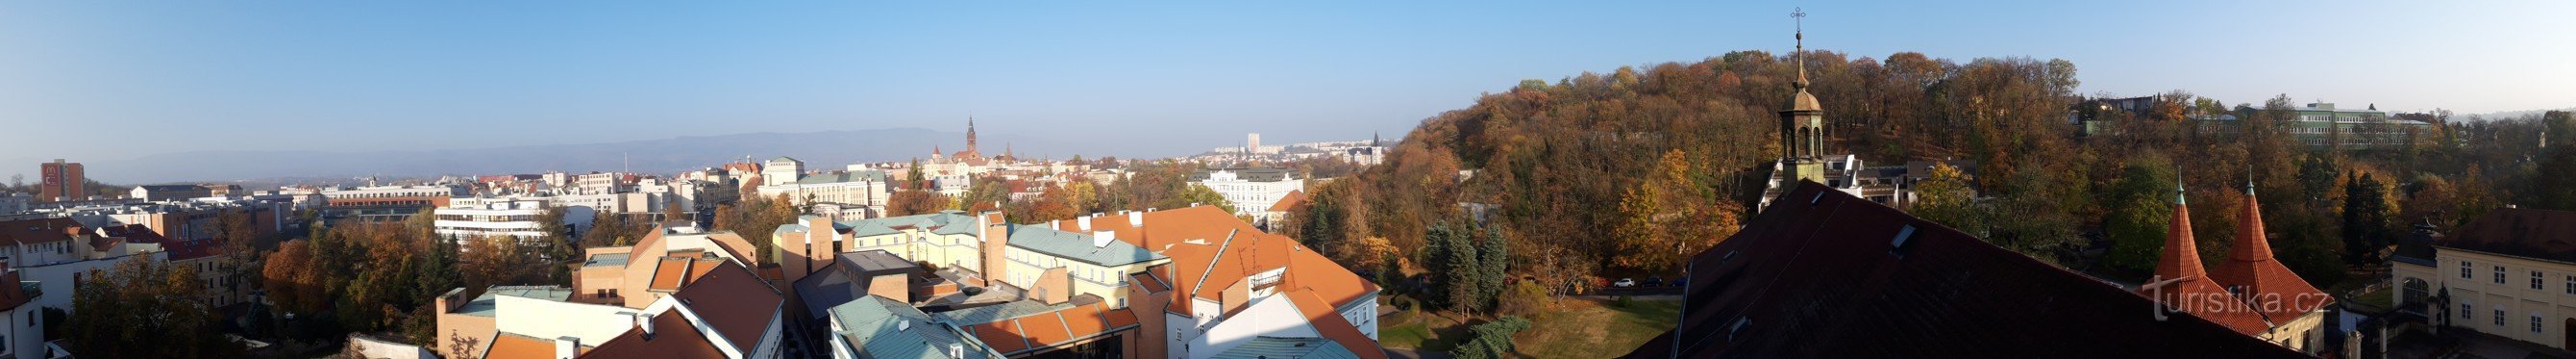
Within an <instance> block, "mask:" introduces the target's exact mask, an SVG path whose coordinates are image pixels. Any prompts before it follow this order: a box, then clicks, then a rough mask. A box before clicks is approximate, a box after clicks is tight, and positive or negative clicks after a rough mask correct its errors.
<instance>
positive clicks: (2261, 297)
mask: <svg viewBox="0 0 2576 359" xmlns="http://www.w3.org/2000/svg"><path fill="white" fill-rule="evenodd" d="M2244 206H2245V208H2244V209H2243V210H2241V211H2239V212H2238V215H2237V217H2236V221H2237V224H2236V246H2235V248H2232V249H2231V250H2229V251H2228V256H2227V260H2226V261H2222V262H2219V263H2218V265H2217V266H2216V267H2214V268H2212V269H2210V271H2209V273H2210V280H2214V281H2217V282H2218V285H2220V286H2223V287H2224V288H2231V289H2233V290H2231V292H2235V293H2237V295H2238V296H2239V297H2241V298H2243V299H2245V301H2246V302H2247V303H2248V304H2252V305H2253V306H2254V307H2255V308H2258V309H2261V310H2262V311H2263V314H2264V315H2265V316H2266V317H2268V318H2270V319H2271V321H2272V322H2274V323H2286V322H2289V321H2290V320H2292V319H2296V318H2298V317H2299V316H2301V315H2306V314H2307V313H2308V312H2311V311H2316V310H2317V308H2321V307H2324V306H2325V305H2326V304H2329V303H2333V302H2334V298H2333V297H2331V296H2327V295H2325V292H2323V291H2318V290H2317V287H2316V286H2315V285H2312V284H2308V281H2307V280H2305V279H2300V278H2299V275H2298V273H2293V272H2290V268H2289V267H2285V266H2282V265H2281V261H2278V260H2274V259H2273V257H2272V244H2271V240H2269V239H2266V238H2265V237H2266V236H2265V233H2266V232H2264V230H2263V210H2262V203H2261V202H2258V201H2256V200H2255V198H2254V184H2252V183H2247V184H2246V185H2245V203H2244Z"/></svg>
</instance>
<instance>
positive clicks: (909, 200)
mask: <svg viewBox="0 0 2576 359" xmlns="http://www.w3.org/2000/svg"><path fill="white" fill-rule="evenodd" d="M947 206H948V198H946V197H945V196H940V195H939V194H938V193H932V192H930V191H925V190H918V189H907V190H900V191H895V192H894V196H892V197H888V198H887V199H886V215H888V216H910V215H916V214H929V213H938V212H939V211H940V210H943V209H947Z"/></svg>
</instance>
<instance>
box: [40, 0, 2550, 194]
mask: <svg viewBox="0 0 2576 359" xmlns="http://www.w3.org/2000/svg"><path fill="white" fill-rule="evenodd" d="M591 5H592V4H573V3H382V2H364V3H132V2H48V3H13V4H8V5H0V9H5V10H8V11H0V47H5V48H9V49H12V51H9V52H7V53H0V79H7V80H8V81H0V119H5V120H0V121H6V122H7V124H8V125H13V126H11V127H12V128H23V129H33V130H28V131H9V133H5V134H0V143H6V144H5V145H0V159H19V158H42V159H50V158H66V159H70V160H72V161H99V160H115V159H130V158H137V157H142V156H149V155H155V154H167V153H177V152H188V151H201V150H240V151H277V150H310V151H325V152H370V151H401V150H453V149H480V148H494V147H512V146H542V145H561V144H588V143H613V142H627V141H642V140H653V139H665V138H674V137H684V136H693V135H719V134H738V133H761V132H779V133H802V132H814V131H831V130H870V129H899V128H922V129H931V130H935V131H941V132H962V131H963V130H964V126H965V122H966V120H967V118H968V117H969V116H973V117H974V118H975V121H976V122H977V124H978V125H979V126H978V128H977V129H978V130H979V132H981V133H983V134H984V135H985V136H987V137H995V136H1004V137H1023V138H1051V139H1055V140H1059V141H1061V142H1064V143H1068V144H1074V146H1080V147H1082V148H1081V149H1075V150H1070V151H1068V152H1074V153H1176V152H1188V151H1193V149H1200V150H1203V149H1204V148H1207V147H1215V146H1223V145H1227V144H1233V143H1240V141H1242V138H1243V134H1244V133H1248V132H1258V133H1262V134H1263V136H1264V139H1265V142H1270V143H1289V142H1306V141H1324V140H1349V139H1365V138H1367V136H1368V135H1369V134H1372V133H1382V134H1385V136H1386V137H1389V138H1394V137H1400V136H1401V135H1402V134H1403V133H1405V132H1406V131H1408V130H1410V129H1411V128H1412V127H1414V126H1415V125H1416V124H1418V123H1419V121H1420V120H1422V119H1424V118H1427V117H1431V116H1434V115H1437V114H1438V113H1440V112H1442V111H1447V110H1451V109H1457V108H1462V107H1465V106H1467V105H1469V104H1471V103H1472V101H1474V99H1475V98H1476V96H1477V95H1478V94H1480V93H1485V92H1497V91H1502V90H1505V89H1507V88H1509V87H1510V86H1511V85H1513V84H1514V83H1517V82H1518V81H1520V80H1522V79H1544V80H1550V81H1553V80H1555V79H1559V78H1564V77H1569V76H1574V75H1577V74H1580V73H1583V72H1587V71H1589V72H1601V73H1606V72H1609V71H1611V70H1614V69H1617V68H1618V67H1620V66H1633V65H1647V64H1654V63H1662V62H1690V61H1698V60H1700V59H1703V58H1707V57H1713V56H1718V55H1721V54H1724V53H1726V52H1730V51H1739V50H1763V51H1770V52H1772V53H1783V52H1785V51H1787V50H1788V49H1789V47H1790V45H1791V42H1790V36H1789V32H1790V29H1791V26H1792V23H1791V21H1790V19H1789V17H1788V16H1787V13H1788V12H1789V10H1790V9H1791V8H1793V7H1804V8H1805V11H1806V12H1807V13H1809V14H1810V16H1809V17H1808V18H1807V19H1806V23H1805V28H1806V31H1807V32H1808V44H1807V45H1808V47H1809V48H1811V49H1819V50H1829V51H1838V52H1844V53H1847V54H1850V56H1852V57H1855V58H1857V57H1871V58H1884V57H1886V56H1887V54H1890V53H1895V52H1901V51H1915V52H1923V53H1925V54H1927V55H1930V56H1933V57H1938V58H1949V59H1953V60H1958V61H1966V60H1968V59H1973V58H1979V57H2006V56H2027V57H2034V58H2040V59H2048V58H2063V59H2067V60H2070V61H2073V62H2074V63H2075V64H2076V66H2077V68H2078V69H2079V71H2078V76H2079V78H2081V79H2082V80H2083V85H2082V86H2081V88H2080V90H2079V91H2080V92H2081V93H2084V94H2087V95H2090V94H2095V93H2111V94H2118V95H2125V96H2137V95H2147V94H2151V93H2156V92H2162V91H2168V90H2175V89H2181V90H2187V91H2191V92H2194V93H2196V94H2199V95H2202V96H2208V97H2213V98H2217V99H2220V100H2223V101H2226V102H2228V103H2231V104H2235V103H2248V102H2260V101H2262V100H2263V99H2265V98H2269V97H2272V96H2273V95H2275V94H2287V95H2289V96H2290V97H2291V98H2293V99H2295V100H2297V101H2300V102H2307V101H2314V100H2323V101H2326V102H2335V103H2340V104H2344V105H2347V106H2352V107H2359V106H2363V105H2369V104H2376V105H2378V107H2379V108H2380V109H2383V110H2390V111H2424V110H2431V109H2434V108H2447V109H2450V110H2454V111H2457V112H2459V113H2461V114H2472V113H2487V112H2499V111H2520V110H2535V109H2548V108H2565V107H2570V106H2576V101H2568V100H2565V99H2563V98H2557V97H2558V96H2554V95H2557V94H2558V93H2557V92H2555V91H2552V90H2554V89H2555V86H2558V85H2563V84H2566V83H2576V71H2553V70H2556V69H2558V67H2556V66H2555V64H2553V63H2551V62H2550V61H2549V60H2552V59H2563V58H2568V57H2570V56H2569V54H2570V52H2576V50H2570V49H2568V48H2566V47H2565V46H2552V45H2563V44H2568V43H2576V34H2571V33H2576V32H2569V31H2563V30H2559V29H2552V28H2550V26H2552V24H2554V23H2555V22H2553V21H2551V20H2553V19H2552V18H2550V17H2549V15H2551V14H2565V13H2569V12H2570V11H2568V10H2576V4H2571V3H2559V2H2513V3H2507V4H2486V3H2481V4H2478V5H2482V6H2475V7H2471V6H2456V5H2453V4H2446V3H2409V2H2377V1H2374V2H2364V3H2341V2H2299V3H2256V4H2238V3H2231V2H2183V3H2153V4H2148V3H2059V2H2035V1H2034V2H2000V3H1980V4H1949V3H1897V4H1848V3H1830V4H1811V3H1797V2H1776V3H1755V4H1740V3H1722V4H1721V3H1696V2H1688V3H1653V2H1623V3H1617V4H1593V3H1583V4H1572V3H1548V2H1526V3H1525V2H1511V3H1485V2H1468V3H1438V4H1431V3H1405V4H1376V3H1338V2H1328V3H1226V4H1196V3H1185V4H1091V3H1073V4H1060V3H1040V4H1011V5H989V4H951V3H902V4H880V3H864V4H821V5H814V4H620V5H627V6H591ZM946 141H948V143H951V144H950V146H962V140H955V139H950V140H946ZM1000 145H1001V144H998V143H987V144H986V146H988V147H1000ZM988 151H989V150H988ZM791 155H792V154H791ZM20 167H24V168H20ZM0 168H6V170H0V173H28V172H33V170H34V168H35V166H34V164H33V163H0ZM92 175H93V176H96V177H100V178H111V179H112V178H115V177H114V176H112V175H111V174H109V173H93V174H92Z"/></svg>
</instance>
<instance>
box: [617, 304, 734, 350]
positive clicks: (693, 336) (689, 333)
mask: <svg viewBox="0 0 2576 359" xmlns="http://www.w3.org/2000/svg"><path fill="white" fill-rule="evenodd" d="M581 357H583V358H619V359H623V358H692V359H703V358H723V357H725V354H724V351H722V350H717V349H716V346H715V343H714V342H710V341H707V336H706V334H704V333H699V332H698V329H697V327H696V326H694V325H691V323H689V319H688V318H687V316H685V315H682V314H680V310H679V309H678V308H672V309H671V310H666V311H662V313H661V314H654V315H653V335H644V331H643V330H642V328H636V329H630V330H627V331H626V334H619V335H617V337H616V338H611V339H609V340H608V341H606V342H601V343H599V347H598V348H592V349H591V350H590V352H588V353H582V355H581Z"/></svg>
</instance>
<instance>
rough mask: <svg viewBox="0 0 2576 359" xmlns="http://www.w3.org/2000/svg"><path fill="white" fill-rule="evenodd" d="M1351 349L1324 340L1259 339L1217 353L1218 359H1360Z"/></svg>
mask: <svg viewBox="0 0 2576 359" xmlns="http://www.w3.org/2000/svg"><path fill="white" fill-rule="evenodd" d="M1359 357H1360V356H1359V354H1356V353H1351V349H1350V348H1343V347H1342V345H1341V344H1339V343H1334V342H1333V341H1332V340H1330V339H1324V338H1280V337H1258V338H1252V341H1248V342H1244V343H1243V344H1241V345H1236V346H1235V347H1234V348H1231V349H1226V350H1225V351H1224V352H1220V353H1216V359H1294V358H1316V359H1359Z"/></svg>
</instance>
